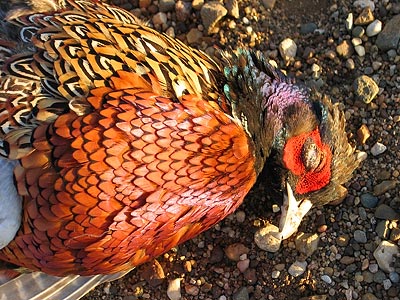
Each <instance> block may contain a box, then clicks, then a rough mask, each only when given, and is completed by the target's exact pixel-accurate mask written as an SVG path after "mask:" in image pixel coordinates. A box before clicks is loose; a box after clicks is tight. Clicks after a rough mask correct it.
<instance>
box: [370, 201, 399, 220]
mask: <svg viewBox="0 0 400 300" xmlns="http://www.w3.org/2000/svg"><path fill="white" fill-rule="evenodd" d="M375 218H378V219H382V220H400V215H399V214H398V213H397V212H396V211H395V210H394V209H393V208H391V207H390V206H389V205H386V204H380V205H379V206H378V207H377V208H376V210H375Z"/></svg>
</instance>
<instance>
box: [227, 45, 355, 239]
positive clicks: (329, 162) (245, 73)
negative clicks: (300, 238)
mask: <svg viewBox="0 0 400 300" xmlns="http://www.w3.org/2000/svg"><path fill="white" fill-rule="evenodd" d="M225 65H228V66H227V67H225V74H226V76H227V80H228V83H227V84H226V85H225V93H226V96H227V98H228V99H230V101H231V105H232V112H233V114H234V115H235V116H236V117H237V118H238V119H240V120H241V122H242V124H243V127H244V128H245V129H246V131H247V132H248V134H249V136H250V137H251V138H252V141H253V143H254V145H255V155H256V157H257V163H256V170H257V173H259V172H261V170H262V168H273V171H274V172H275V174H272V177H269V178H268V180H270V181H271V182H275V186H276V185H277V186H278V187H279V188H280V189H281V190H282V191H283V194H284V203H283V205H282V217H281V221H280V233H281V238H282V239H286V238H288V237H289V236H291V235H292V234H293V233H294V232H296V231H297V228H298V226H299V224H300V221H301V219H302V217H303V216H304V215H305V214H306V213H307V212H308V211H309V210H310V209H311V207H313V206H321V205H324V204H327V203H329V202H335V201H337V200H339V199H342V198H343V197H344V196H345V195H346V193H347V189H346V188H345V187H344V186H343V184H344V183H346V182H347V181H348V180H349V179H350V178H351V175H352V173H353V171H354V170H355V169H356V168H357V167H358V165H359V162H360V161H359V159H358V158H357V156H356V154H355V153H354V147H353V146H352V145H351V144H350V143H349V141H348V138H347V134H346V131H345V117H344V114H343V112H341V111H340V109H339V107H338V105H334V104H332V103H331V101H330V100H329V99H328V97H327V96H323V95H321V94H319V93H318V92H316V91H314V90H311V89H309V88H307V87H305V86H304V85H302V84H301V83H296V80H295V79H292V78H288V77H286V76H285V75H284V74H283V73H282V72H281V71H280V70H278V69H276V68H274V67H273V66H272V65H271V64H269V63H268V62H266V60H265V58H264V57H263V56H262V55H261V54H258V53H257V54H255V53H252V52H249V51H243V50H239V51H238V54H236V55H233V56H230V58H229V60H227V61H226V62H225ZM269 174H271V172H269ZM270 185H271V186H274V184H270Z"/></svg>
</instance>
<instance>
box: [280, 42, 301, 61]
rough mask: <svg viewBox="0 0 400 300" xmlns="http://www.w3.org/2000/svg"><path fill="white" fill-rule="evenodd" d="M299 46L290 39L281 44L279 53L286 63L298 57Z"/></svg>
mask: <svg viewBox="0 0 400 300" xmlns="http://www.w3.org/2000/svg"><path fill="white" fill-rule="evenodd" d="M296 52H297V45H296V43H295V42H294V41H293V40H292V39H290V38H286V39H284V40H283V41H282V42H281V43H280V44H279V53H280V54H281V56H282V58H283V59H284V60H286V61H289V60H291V59H293V58H294V57H295V56H296Z"/></svg>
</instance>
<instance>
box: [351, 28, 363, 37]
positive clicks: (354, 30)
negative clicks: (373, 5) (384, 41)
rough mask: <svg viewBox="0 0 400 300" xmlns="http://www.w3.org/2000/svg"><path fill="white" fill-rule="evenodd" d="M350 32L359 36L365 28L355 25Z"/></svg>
mask: <svg viewBox="0 0 400 300" xmlns="http://www.w3.org/2000/svg"><path fill="white" fill-rule="evenodd" d="M351 34H352V35H353V36H354V37H358V38H361V37H362V36H363V35H364V34H365V29H364V28H362V27H361V26H355V27H354V28H353V30H352V31H351Z"/></svg>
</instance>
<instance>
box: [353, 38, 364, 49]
mask: <svg viewBox="0 0 400 300" xmlns="http://www.w3.org/2000/svg"><path fill="white" fill-rule="evenodd" d="M351 43H352V44H353V46H354V47H355V46H358V45H361V44H362V39H360V38H359V37H354V38H352V39H351Z"/></svg>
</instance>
